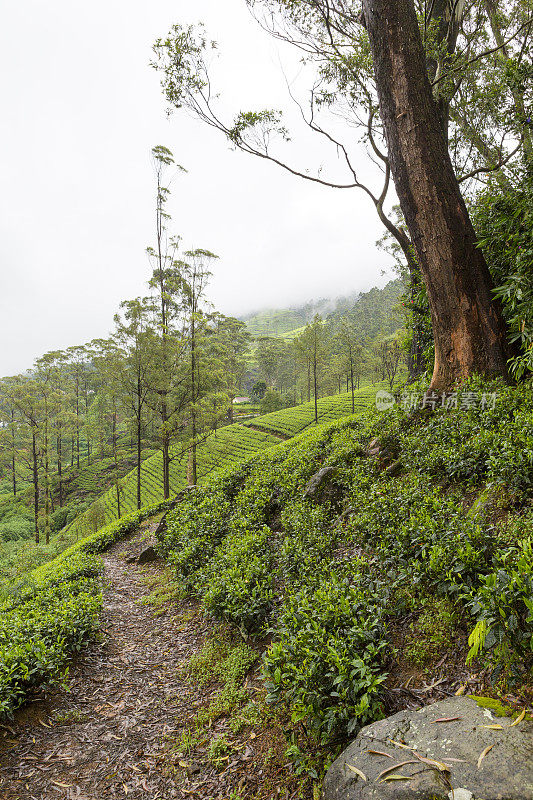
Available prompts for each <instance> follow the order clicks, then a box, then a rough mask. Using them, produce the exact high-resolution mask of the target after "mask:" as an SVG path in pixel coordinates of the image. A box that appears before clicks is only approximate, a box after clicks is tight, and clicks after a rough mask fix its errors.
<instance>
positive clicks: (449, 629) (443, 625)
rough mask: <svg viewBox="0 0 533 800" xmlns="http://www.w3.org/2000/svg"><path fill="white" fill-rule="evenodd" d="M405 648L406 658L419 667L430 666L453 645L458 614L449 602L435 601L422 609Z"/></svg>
mask: <svg viewBox="0 0 533 800" xmlns="http://www.w3.org/2000/svg"><path fill="white" fill-rule="evenodd" d="M410 628H411V633H410V635H409V636H408V637H407V639H406V642H405V647H404V655H405V657H406V658H407V659H408V660H409V661H411V662H412V663H413V664H416V665H417V666H420V667H423V666H426V664H430V663H431V661H433V660H434V659H435V658H437V657H438V656H439V655H440V654H441V653H442V651H443V650H445V649H446V648H447V647H450V646H451V644H452V643H453V635H454V632H455V629H456V614H455V611H454V609H453V607H452V606H451V605H450V603H449V601H448V600H446V599H434V600H433V602H428V603H426V605H425V606H424V608H423V609H422V612H421V613H420V615H419V617H418V619H417V620H416V622H413V623H411V626H410Z"/></svg>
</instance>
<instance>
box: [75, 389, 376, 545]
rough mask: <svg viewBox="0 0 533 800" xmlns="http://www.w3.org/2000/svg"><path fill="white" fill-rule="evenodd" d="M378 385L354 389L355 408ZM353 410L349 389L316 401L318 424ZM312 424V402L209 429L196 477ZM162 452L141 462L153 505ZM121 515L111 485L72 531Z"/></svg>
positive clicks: (173, 480) (130, 502)
mask: <svg viewBox="0 0 533 800" xmlns="http://www.w3.org/2000/svg"><path fill="white" fill-rule="evenodd" d="M380 385H381V384H379V385H378V386H368V387H365V388H364V389H360V390H359V391H358V392H356V393H355V411H356V412H360V411H363V410H364V409H365V408H366V407H368V406H369V405H371V404H373V403H374V401H375V395H376V390H377V388H379V386H380ZM351 413H352V398H351V394H350V393H344V394H340V395H333V396H331V397H323V398H322V399H320V400H318V421H319V424H322V423H325V422H331V421H333V420H336V419H339V418H341V417H345V416H347V415H348V414H351ZM313 424H314V401H311V402H309V403H304V404H303V405H300V406H294V407H292V408H284V409H281V410H280V411H274V412H272V413H270V414H265V415H264V416H261V417H255V418H254V419H253V420H250V421H249V422H245V423H243V424H241V423H236V424H234V425H228V426H226V427H224V428H221V429H220V430H218V431H217V432H216V433H212V434H210V435H209V436H208V437H207V438H206V439H205V440H204V441H201V442H200V444H199V445H198V451H197V457H198V476H199V480H200V481H201V482H203V481H205V479H206V478H208V477H209V476H210V475H211V474H212V473H213V471H215V470H218V469H220V468H222V467H231V466H233V465H236V464H238V463H239V462H241V461H242V460H243V459H245V458H248V457H249V456H251V455H253V454H254V453H257V452H259V451H260V450H264V449H265V448H267V447H271V446H272V445H274V444H277V443H278V442H279V441H280V439H286V438H290V437H292V436H295V435H296V434H298V433H300V432H301V431H303V430H304V429H305V428H307V427H309V426H310V425H313ZM188 457H189V452H188V450H187V449H186V448H183V446H182V445H179V446H178V447H176V448H175V450H174V454H173V460H172V462H171V472H170V486H171V493H173V494H175V493H177V492H179V491H180V490H181V489H183V488H184V486H186V485H187V467H188ZM162 471H163V470H162V459H161V454H160V453H156V454H155V455H154V456H152V457H151V458H148V459H147V460H146V461H144V462H143V464H142V468H141V496H142V505H143V506H146V505H152V504H154V503H157V502H160V501H161V500H162V499H163V478H162ZM136 485H137V472H136V470H132V471H131V472H130V473H129V474H128V475H127V476H126V477H125V478H124V480H123V482H122V498H121V511H122V513H123V514H124V513H125V514H128V513H131V512H133V511H135V510H136V509H137V499H136ZM116 518H117V500H116V491H115V490H114V489H109V490H108V491H107V492H106V493H105V494H104V495H103V496H102V497H100V498H99V499H98V501H97V502H96V503H94V504H93V505H92V507H90V508H89V509H88V511H87V512H86V513H85V514H83V515H81V516H80V518H79V519H77V520H76V521H75V522H74V524H73V526H72V529H73V530H72V532H76V533H77V535H85V534H86V533H89V532H90V531H91V529H94V526H95V525H97V526H98V525H102V524H105V523H108V522H110V521H111V520H113V519H116Z"/></svg>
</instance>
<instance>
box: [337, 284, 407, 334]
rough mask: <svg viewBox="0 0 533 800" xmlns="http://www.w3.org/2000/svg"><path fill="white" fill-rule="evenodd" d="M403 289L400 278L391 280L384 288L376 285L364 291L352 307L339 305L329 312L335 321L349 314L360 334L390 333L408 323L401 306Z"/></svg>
mask: <svg viewBox="0 0 533 800" xmlns="http://www.w3.org/2000/svg"><path fill="white" fill-rule="evenodd" d="M404 291H405V289H404V286H403V283H402V281H401V279H400V278H398V279H397V280H395V281H390V282H389V283H388V284H387V285H386V286H384V287H383V289H378V288H377V287H374V288H373V289H370V291H368V292H365V293H364V294H361V295H360V296H359V298H358V299H357V301H356V302H355V303H354V304H353V305H352V307H351V308H350V309H346V308H344V309H339V310H335V311H334V312H333V313H332V314H329V316H328V320H329V321H330V322H332V323H333V324H335V322H336V321H337V320H339V319H340V318H341V317H342V316H343V315H347V316H349V317H350V318H351V320H352V322H353V324H354V325H355V327H356V328H357V329H358V330H359V331H360V333H361V335H362V336H364V337H366V338H368V339H370V340H374V339H377V338H378V337H386V336H391V335H392V334H393V333H395V332H396V331H397V330H398V328H401V327H403V325H404V324H405V319H404V316H403V314H402V311H401V308H400V299H401V296H402V294H403V293H404Z"/></svg>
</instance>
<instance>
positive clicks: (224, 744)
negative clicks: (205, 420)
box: [0, 379, 533, 800]
mask: <svg viewBox="0 0 533 800" xmlns="http://www.w3.org/2000/svg"><path fill="white" fill-rule="evenodd" d="M416 392H417V387H412V389H410V394H409V397H405V398H404V400H405V403H400V404H397V405H396V406H395V407H394V408H392V409H389V410H388V411H386V412H378V411H377V410H376V409H375V407H372V406H370V407H369V408H367V409H366V410H363V411H360V412H359V413H358V414H355V415H351V416H348V417H344V418H340V419H338V420H337V421H334V422H326V423H323V424H321V425H318V426H308V428H307V429H306V430H304V431H303V432H301V433H300V434H298V435H297V436H294V437H292V438H291V439H289V440H287V441H281V442H280V441H279V439H278V440H277V441H278V444H276V445H273V446H269V443H270V442H271V441H272V439H274V438H275V437H274V435H273V434H267V433H266V432H265V433H262V432H261V431H257V430H255V429H254V428H250V427H248V428H246V427H244V426H242V431H246V434H244V435H243V437H242V438H241V439H240V441H241V444H240V445H239V446H238V445H237V437H236V434H237V432H238V433H242V431H241V426H232V427H231V428H227V429H225V430H224V431H221V432H220V433H219V434H217V437H216V439H215V437H214V436H213V437H212V438H213V442H215V441H217V443H218V445H220V444H221V442H223V441H224V442H226V443H228V442H230V439H231V436H235V437H236V438H235V440H234V444H233V445H232V446H231V448H228V450H226V451H223V450H222V451H218V453H217V451H216V450H215V449H212V450H210V451H209V453H208V449H207V442H206V443H205V445H206V449H205V451H204V455H203V477H202V484H201V485H199V486H197V487H195V488H194V489H191V490H190V491H189V492H188V493H187V494H186V495H184V496H183V497H182V498H181V499H180V501H179V503H178V505H177V506H176V507H175V508H173V509H172V510H171V511H170V512H169V513H168V514H167V518H166V526H162V527H161V528H160V529H159V530H158V535H157V545H156V546H157V549H158V551H159V554H160V555H161V556H163V558H164V559H165V560H166V564H167V567H166V568H165V567H160V570H161V574H160V575H159V577H157V574H153V573H150V575H151V577H149V581H150V585H151V586H152V587H153V591H152V594H151V595H149V596H148V597H147V598H146V599H145V600H144V601H143V603H145V604H146V605H149V604H153V606H154V612H153V613H154V614H155V616H154V618H153V619H154V621H153V623H152V624H153V625H154V626H155V624H156V623H155V619H159V618H161V615H163V617H162V622H161V623H158V624H159V625H160V626H161V627H162V629H165V628H166V627H167V626H168V625H169V624H171V620H172V615H177V617H176V618H177V622H178V628H176V629H175V630H176V635H179V631H180V630H182V629H183V628H186V629H187V631H188V634H187V636H189V637H192V639H191V638H189V639H186V645H185V652H186V653H187V660H186V662H185V664H184V665H182V666H180V670H181V672H180V674H182V675H183V676H184V680H185V681H186V682H187V681H188V683H186V685H187V686H189V687H192V688H190V689H187V690H186V691H189V692H192V694H191V695H190V700H188V701H187V702H190V707H189V706H187V707H185V706H183V698H182V697H181V696H180V699H179V700H176V699H174V700H172V697H173V695H172V696H169V698H170V699H169V698H167V697H166V695H165V698H161V702H165V703H166V702H167V700H168V701H169V702H170V708H171V709H172V708H173V707H174V706H173V705H172V703H174V702H178V703H180V706H179V710H178V712H175V713H177V716H176V717H175V718H174V717H172V719H175V720H176V724H177V725H179V735H178V732H177V733H176V737H175V740H171V739H169V737H168V736H167V740H168V741H167V744H166V745H165V748H166V749H165V750H164V755H160V757H159V760H158V763H159V764H162V762H163V760H165V759H166V761H165V764H166V766H165V769H166V770H167V772H166V773H164V774H166V775H167V776H171V779H172V781H175V782H177V783H178V784H179V786H180V787H182V788H183V789H184V790H186V791H190V789H189V788H188V787H189V786H190V785H191V783H190V782H191V775H192V777H193V778H194V777H195V776H196V775H197V774H198V773H197V772H191V769H192V768H191V764H192V765H194V769H195V770H196V769H197V768H199V769H200V776H199V777H198V779H197V780H198V781H203V782H204V783H205V781H208V783H209V786H210V787H211V786H212V785H215V784H216V782H217V781H219V780H222V778H221V777H220V776H221V775H223V776H224V781H225V783H224V791H225V794H224V793H223V790H222V789H220V790H217V791H219V793H218V794H217V793H216V790H213V789H210V791H211V795H210V796H211V797H213V796H220V797H222V796H232V797H235V798H246V800H248V798H250V799H251V798H252V797H253V798H256V797H260V798H262V799H263V798H267V797H272V796H276V794H275V793H272V792H275V791H277V790H278V789H281V792H282V794H281V796H284V795H283V792H285V796H287V797H291V796H292V797H298V796H299V797H302V798H305V800H308V798H309V800H311V798H314V797H318V796H320V783H321V779H322V776H323V774H324V772H325V770H326V769H327V767H328V765H329V764H330V763H331V760H332V758H333V757H335V755H336V754H337V753H338V752H339V751H340V749H341V748H343V746H344V745H345V744H346V743H347V742H348V741H349V740H350V739H351V738H353V736H354V734H355V733H356V732H357V731H358V730H359V729H360V728H361V727H362V726H363V725H365V724H367V723H369V722H371V721H373V720H376V719H380V718H381V717H383V716H386V715H389V714H392V713H394V712H395V711H397V710H399V709H401V708H405V707H417V704H418V705H424V704H426V703H428V702H430V701H431V700H435V699H439V698H442V697H450V696H453V695H463V694H469V695H483V697H482V698H481V699H479V702H480V703H485V704H488V705H489V707H490V708H493V709H499V710H500V711H499V713H502V714H507V715H510V716H513V715H514V716H515V717H516V720H515V724H516V725H519V724H521V723H522V722H523V721H524V720H526V722H527V719H529V718H530V714H529V711H528V708H529V705H530V703H531V699H532V698H533V677H532V676H533V673H532V669H533V555H532V553H533V550H532V531H533V490H532V487H533V395H532V393H531V388H530V387H529V386H522V387H519V388H511V387H509V386H505V385H503V384H501V383H497V382H495V383H492V384H486V383H481V382H480V381H478V380H477V379H476V380H471V381H470V382H468V383H467V384H465V386H464V387H463V388H462V389H461V390H460V391H458V392H456V393H454V395H453V396H451V397H450V398H448V399H447V401H446V402H445V403H442V402H439V403H437V402H436V401H435V400H432V401H431V402H430V403H429V404H428V403H427V402H426V403H425V404H424V403H422V407H421V406H420V402H419V401H420V400H421V399H422V390H421V391H420V394H419V395H418V396H417V394H416ZM413 398H415V399H416V400H417V404H416V408H415V409H414V410H412V409H410V408H407V407H404V406H408V405H409V403H408V402H407V400H409V401H411V400H412V399H413ZM445 399H446V398H445ZM345 401H346V398H342V397H340V398H339V400H338V408H339V412H340V410H341V409H342V410H343V411H345V405H343V402H345ZM328 402H331V398H329V399H328ZM290 411H293V412H294V409H291V410H290ZM322 412H323V413H324V414H327V413H333V412H331V410H328V406H327V405H325V404H323V405H322ZM268 416H269V417H272V415H268ZM280 419H282V417H281V418H280ZM263 424H265V423H264V422H263ZM275 424H276V423H275V422H273V421H272V419H269V420H267V422H266V425H270V426H272V427H273V426H274V425H275ZM293 424H294V425H296V422H294V423H293ZM297 424H299V425H300V424H303V422H302V420H301V419H300V421H299V422H298V423H297ZM278 427H279V428H280V429H281V427H282V426H281V423H280V422H279V420H278ZM288 427H289V426H287V428H286V429H288ZM254 434H259V435H262V436H264V437H265V438H263V439H255V438H254ZM248 435H249V436H250V437H251V438H247V437H248ZM223 437H228V438H226V439H224V438H223ZM211 444H213V443H211ZM247 446H248V447H249V448H250V449H251V448H252V447H256V448H257V452H255V454H252V455H251V456H250V457H249V458H246V459H245V460H242V454H245V451H246V447H247ZM224 452H226V455H224ZM238 452H240V453H241V456H238ZM215 464H218V468H217V469H215V466H214V465H215ZM224 464H225V468H224V469H222V468H221V467H222V466H224ZM209 465H211V467H210V466H209ZM210 470H211V472H210ZM167 507H168V506H166V505H165V504H164V503H163V504H159V505H157V504H156V505H154V506H153V507H152V508H151V509H149V508H147V509H144V510H143V511H142V512H140V513H136V514H132V515H129V516H126V517H124V518H122V519H121V520H118V521H114V522H111V523H110V524H109V525H107V526H106V527H104V528H102V529H101V530H100V531H98V532H96V533H93V534H92V535H91V536H89V537H87V538H85V539H83V540H82V541H80V542H78V543H77V544H75V545H74V546H73V547H71V548H70V549H69V550H67V551H65V552H64V553H62V554H61V555H60V556H59V557H58V558H56V559H55V561H51V562H50V563H48V564H46V565H44V566H42V567H40V568H38V569H36V570H34V571H33V572H32V573H31V574H30V575H29V576H27V577H26V579H25V580H23V581H22V582H21V583H19V584H18V585H16V586H15V585H13V586H11V587H10V588H9V589H8V590H4V593H3V597H2V598H1V610H2V612H3V613H2V621H1V622H0V708H1V709H2V711H3V712H4V713H7V714H9V713H11V712H12V711H13V710H14V709H15V708H16V707H17V706H19V705H20V704H21V703H22V702H24V700H25V699H26V698H27V697H28V695H31V693H32V692H33V691H34V689H35V688H36V687H37V686H39V685H41V684H43V683H50V682H51V681H52V680H54V679H57V677H58V676H59V675H60V674H61V670H62V669H63V666H64V664H65V661H66V659H67V658H68V657H69V654H70V653H72V652H73V651H77V650H78V649H79V648H80V647H81V646H82V644H83V643H84V641H85V640H87V639H88V638H90V637H91V636H92V635H93V633H94V631H95V630H96V629H97V627H98V615H99V610H100V607H101V604H102V598H101V596H100V593H99V586H100V578H99V576H100V573H101V570H102V563H101V561H100V560H99V558H98V555H97V554H98V553H99V552H101V551H103V550H105V549H107V548H108V547H109V546H110V545H112V544H114V543H115V542H117V541H119V540H120V539H122V538H124V537H125V536H127V535H128V534H130V533H132V532H133V531H134V530H135V529H136V528H137V527H138V526H139V523H140V521H141V520H143V519H145V518H147V517H148V516H150V515H153V514H155V513H156V512H157V511H161V510H162V509H164V508H167ZM127 555H128V551H127V549H126V550H125V551H123V553H122V555H120V554H119V555H118V556H117V555H115V556H111V557H110V558H111V559H112V558H113V557H114V558H115V561H116V559H119V560H120V559H121V566H120V569H119V570H118V573H120V575H121V576H122V577H121V578H120V580H121V581H125V580H126V578H125V575H126V573H127V572H128V570H129V569H131V570H133V569H138V568H134V567H130V566H129V565H128V564H127V563H126V562H125V557H126V556H127ZM108 563H109V562H108ZM117 569H118V568H117ZM118 573H117V574H118ZM137 574H138V576H139V580H141V581H143V580H145V577H144V575H145V573H144V572H143V571H142V568H141V570H140V572H139V573H137ZM114 591H115V594H114V595H113V598H112V602H113V603H115V606H116V604H117V603H118V605H120V603H121V602H123V601H124V602H125V600H124V594H121V592H122V593H123V592H124V589H123V583H120V585H119V586H118V587H117V588H116V590H114ZM115 606H113V607H115ZM136 608H137V610H136V611H135V614H136V615H137V616H138V615H139V614H142V613H146V614H148V613H150V612H149V611H148V610H147V609H145V611H144V612H143V611H142V610H141V609H140V608H139V606H136ZM200 630H201V631H202V636H203V639H202V641H203V645H202V647H201V648H200V649H198V648H197V647H196V646H195V647H193V648H192V649H191V646H190V642H191V640H193V641H195V642H196V641H197V638H195V637H197V636H198V632H199V631H200ZM130 645H131V646H132V647H133V646H134V642H131V643H130ZM130 645H128V646H130ZM124 659H125V660H124V661H123V663H124V665H125V664H128V663H129V660H128V658H127V657H126V656H124ZM181 663H182V662H180V664H181ZM115 669H122V666H121V664H118V665H116V666H115ZM124 669H126V667H125V666H124ZM128 680H130V681H131V680H132V678H131V677H130V678H129V679H128ZM143 680H144V679H143ZM130 690H131V687H130ZM91 691H94V690H93V688H92V686H91ZM133 691H134V692H135V687H133ZM184 691H185V689H184ZM487 695H488V696H489V697H487ZM121 696H122V695H121ZM496 698H499V699H496ZM171 700H172V702H171ZM413 703H414V706H413ZM98 708H101V706H100V705H99V706H98ZM113 708H115V706H113ZM116 708H117V711H116V714H119V715H120V713H121V712H120V710H119V709H120V706H118V705H117V706H116ZM161 711H162V709H161V708H160V707H159V706H157V718H158V719H160V718H161ZM113 713H114V714H115V712H113ZM139 713H140V712H139ZM128 719H129V718H128ZM165 719H168V717H167V716H166V710H165ZM437 721H439V722H448V720H437ZM128 724H129V722H128ZM488 728H491V729H493V731H494V737H497V736H498V735H500V734H499V733H498V731H499V730H500V729H502V726H500V725H498V724H497V723H495V724H493V725H488ZM47 735H50V736H52V735H53V734H52V733H49V734H47ZM442 735H446V736H448V735H449V729H446V731H445V732H444V734H442ZM119 738H120V737H119ZM255 739H257V740H258V742H257V743H256V741H255ZM263 740H264V741H265V742H266V743H267V744H266V745H265V747H264V748H263V749H261V742H262V741H263ZM495 741H496V738H495ZM250 743H252V745H251V744H250ZM400 746H403V745H401V744H400ZM246 747H248V748H249V750H248V751H246ZM250 749H253V750H254V752H255V753H256V755H255V756H254V758H253V760H252V761H251V762H250V763H249V764H245V765H244V766H245V768H246V770H247V769H256V768H257V769H258V770H261V772H260V773H259V779H260V781H261V787H262V788H261V791H262V793H260V794H257V793H256V794H254V793H253V790H252V789H250V791H248V790H247V791H246V792H244V791H241V789H242V786H243V784H242V770H241V771H240V772H239V770H240V765H241V760H242V759H241V757H240V756H239V757H237V754H239V753H241V754H244V755H245V756H246V753H247V752H248V753H249V752H250ZM489 751H490V747H489V748H487V751H486V753H485V754H484V755H483V757H485V756H486V755H487V753H488V752H489ZM228 759H234V760H235V768H234V769H233V768H232V769H231V770H230V769H228V770H225V765H226V762H227V761H228ZM245 761H246V758H245ZM232 763H233V762H232ZM403 763H410V762H406V761H404V762H403ZM433 763H435V762H433ZM176 765H177V766H176ZM195 765H199V766H198V767H197V766H195ZM257 765H258V766H257ZM386 767H387V770H388V765H386ZM391 767H392V764H391ZM62 769H63V767H62ZM223 770H225V771H223ZM158 774H159V773H158ZM232 776H234V778H233V777H232ZM168 779H169V780H170V777H168ZM60 780H62V779H60ZM239 780H241V783H240V784H239V783H238V781H239ZM269 781H273V782H272V783H269ZM198 785H200V783H199V784H198ZM239 786H240V787H241V788H240V789H239ZM263 790H264V791H263ZM232 792H233V794H232ZM268 792H271V794H269V793H268ZM278 794H279V792H278ZM199 796H200V797H202V798H204V797H207V796H208V794H205V793H204V794H200V795H199Z"/></svg>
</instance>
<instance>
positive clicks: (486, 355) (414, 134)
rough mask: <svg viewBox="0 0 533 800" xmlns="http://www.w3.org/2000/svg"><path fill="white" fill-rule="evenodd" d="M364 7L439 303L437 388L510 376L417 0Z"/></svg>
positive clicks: (403, 197) (433, 301)
mask: <svg viewBox="0 0 533 800" xmlns="http://www.w3.org/2000/svg"><path fill="white" fill-rule="evenodd" d="M363 9H364V19H365V24H366V27H367V30H368V34H369V37H370V45H371V49H372V55H373V60H374V72H375V77H376V84H377V89H378V94H379V103H380V112H381V117H382V120H383V124H384V128H385V135H386V139H387V144H388V149H389V158H390V163H391V171H392V175H393V178H394V183H395V186H396V191H397V194H398V198H399V200H400V205H401V208H402V211H403V215H404V217H405V221H406V223H407V226H408V228H409V232H410V235H411V240H412V242H413V245H414V248H415V252H416V255H417V259H418V263H419V264H420V268H421V271H422V275H423V278H424V281H425V284H426V288H427V292H428V297H429V302H430V307H431V317H432V322H433V332H434V338H435V367H434V372H433V379H432V383H431V386H432V388H433V389H434V390H436V391H442V390H446V389H450V388H451V387H453V386H454V385H455V384H456V383H457V382H458V381H461V380H463V379H465V378H467V377H469V376H470V375H472V374H473V373H475V372H478V373H482V374H484V375H486V376H507V359H508V358H509V356H510V350H509V348H508V345H507V338H506V326H505V322H504V319H503V316H502V314H501V310H500V307H499V305H498V304H497V303H496V302H495V301H494V299H493V297H492V294H491V290H492V282H491V278H490V274H489V271H488V267H487V265H486V263H485V260H484V258H483V255H482V253H481V251H480V250H479V249H478V248H477V246H476V237H475V233H474V229H473V227H472V224H471V222H470V218H469V216H468V212H467V210H466V206H465V203H464V200H463V198H462V195H461V192H460V190H459V185H458V183H457V180H456V177H455V174H454V171H453V167H452V163H451V160H450V156H449V153H448V148H447V145H446V139H445V136H444V134H443V129H442V121H441V118H440V115H439V110H438V108H437V104H436V103H435V100H434V99H433V96H432V92H431V86H430V83H429V79H428V76H427V69H426V61H425V56H424V51H423V47H422V41H421V37H420V32H419V29H418V22H417V18H416V14H415V10H414V6H413V0H372V2H370V0H363Z"/></svg>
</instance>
